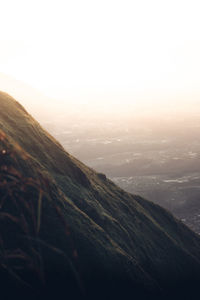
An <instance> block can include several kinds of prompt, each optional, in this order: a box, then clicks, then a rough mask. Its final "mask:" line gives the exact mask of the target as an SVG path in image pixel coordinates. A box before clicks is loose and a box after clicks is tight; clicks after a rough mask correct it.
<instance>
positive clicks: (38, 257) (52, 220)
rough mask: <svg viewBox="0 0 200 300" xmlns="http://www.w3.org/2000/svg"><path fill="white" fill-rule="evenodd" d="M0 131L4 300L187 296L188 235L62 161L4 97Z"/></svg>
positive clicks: (101, 178)
mask: <svg viewBox="0 0 200 300" xmlns="http://www.w3.org/2000/svg"><path fill="white" fill-rule="evenodd" d="M0 130H1V131H0V223H1V225H0V228H1V229H0V247H1V248H0V257H1V260H0V268H1V270H0V274H1V285H2V290H3V292H4V294H7V297H10V298H12V296H13V291H14V293H19V294H20V295H21V293H22V291H23V295H24V296H25V297H29V298H30V297H33V299H35V297H37V298H38V297H41V298H42V299H45V298H46V297H48V298H49V297H52V298H54V297H58V299H62V298H63V299H65V298H66V297H67V296H68V297H69V295H71V296H70V297H73V298H80V299H83V298H84V297H85V298H86V299H90V298H91V299H102V298H103V299H116V298H119V299H120V298H121V299H122V298H123V299H143V298H144V299H150V297H153V298H154V299H156V298H157V299H161V298H162V299H164V297H166V299H168V297H171V298H172V299H179V298H180V299H184V297H186V299H188V297H190V299H192V296H193V295H195V293H196V292H197V291H198V285H199V283H200V282H199V281H200V280H199V278H200V238H199V237H198V236H197V235H196V234H195V233H194V232H192V231H191V230H189V229H188V228H187V227H186V226H185V225H183V224H182V223H181V222H180V221H178V220H176V219H175V218H174V217H173V216H172V215H171V214H170V213H168V212H167V211H166V210H164V209H162V208H161V207H159V206H157V205H155V204H153V203H151V202H149V201H147V200H145V199H143V198H141V197H139V196H134V195H131V194H128V193H126V192H124V191H123V190H122V189H120V188H119V187H117V186H116V185H115V184H114V183H112V182H111V181H110V180H108V179H107V178H106V176H105V175H103V174H99V173H96V172H95V171H94V170H92V169H90V168H88V167H87V166H85V165H84V164H82V163H81V162H80V161H78V160H77V159H75V158H74V157H72V156H71V155H70V154H68V153H67V152H66V151H65V150H64V149H63V147H62V146H61V145H60V144H59V143H58V142H57V141H56V140H55V139H54V138H53V137H51V136H50V135H49V134H48V133H47V132H46V131H45V130H43V129H42V128H41V126H40V125H39V124H38V123H37V122H36V121H35V120H34V119H33V118H32V117H31V116H30V115H29V114H28V113H27V112H26V111H25V110H24V108H23V107H22V106H21V105H20V104H19V103H18V102H16V101H15V100H14V99H13V98H12V97H10V96H9V95H7V94H5V93H0ZM10 286H12V289H10V288H9V287H10Z"/></svg>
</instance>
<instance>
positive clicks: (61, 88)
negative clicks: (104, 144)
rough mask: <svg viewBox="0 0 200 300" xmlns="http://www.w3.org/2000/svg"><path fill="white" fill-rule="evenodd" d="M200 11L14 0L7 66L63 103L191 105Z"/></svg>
mask: <svg viewBox="0 0 200 300" xmlns="http://www.w3.org/2000/svg"><path fill="white" fill-rule="evenodd" d="M199 11H200V4H199V1H193V0H190V1H183V0H182V1H181V0H173V1H171V0H168V1H160V0H159V1H157V0H152V1H149V0H141V1H127V0H123V1H121V0H120V1H116V0H115V1H113V0H106V1H104V0H101V1H94V0H93V1H89V0H86V1H80V0H79V1H77V0H74V1H61V0H57V1H46V0H40V1H38V0H34V1H25V0H18V1H14V0H13V1H12V0H7V1H4V2H2V3H1V19H0V25H1V29H2V30H1V47H0V54H1V55H0V71H1V73H3V74H7V75H9V76H11V77H12V78H15V79H17V80H19V81H22V82H24V83H26V84H28V85H29V86H31V87H33V88H35V89H37V90H38V91H41V92H42V93H43V94H44V95H45V96H47V97H51V98H54V99H56V100H54V101H55V103H56V101H58V100H59V101H60V103H62V105H65V104H68V103H69V102H74V103H76V104H77V105H85V104H88V105H93V106H94V105H102V103H104V104H105V105H107V104H110V105H111V106H112V105H113V104H114V103H115V105H116V104H117V105H118V107H123V106H124V105H125V104H128V105H138V104H140V105H141V103H142V105H152V104H154V106H155V105H158V106H159V105H160V106H163V105H164V106H166V103H171V105H174V104H175V103H177V105H179V106H180V104H181V103H185V104H186V107H187V109H186V110H188V107H189V105H190V103H193V105H196V104H199V103H200V100H199V99H200V55H199V53H200V34H199V29H200V18H199ZM5 81H6V80H4V82H3V81H1V82H0V83H1V86H0V89H1V90H6V91H8V92H11V93H12V89H11V88H10V90H9V85H7V86H6V84H5ZM21 93H22V94H23V90H21ZM14 96H15V95H14ZM44 99H45V97H44ZM52 101H53V100H52ZM185 104H184V105H185ZM167 105H168V104H167ZM154 108H155V107H154Z"/></svg>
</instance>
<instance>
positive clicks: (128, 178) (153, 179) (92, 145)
mask: <svg viewBox="0 0 200 300" xmlns="http://www.w3.org/2000/svg"><path fill="white" fill-rule="evenodd" d="M43 125H44V127H46V128H47V129H48V130H49V131H50V132H51V133H52V134H53V135H54V136H55V137H56V138H57V139H58V140H59V141H60V142H61V143H62V145H64V147H65V148H66V149H68V151H69V152H70V153H72V154H73V155H75V156H76V157H77V158H79V159H80V160H82V161H84V163H86V164H88V165H89V166H90V167H92V168H94V169H95V170H97V171H98V172H103V173H105V174H106V175H107V176H108V177H109V178H111V179H112V180H113V181H114V182H115V183H117V184H118V185H119V186H120V187H122V188H124V189H125V190H126V191H128V192H131V193H134V194H139V195H142V196H143V197H146V198H147V199H149V200H151V201H153V202H156V203H158V204H160V205H161V206H163V207H165V208H167V209H168V210H170V211H172V212H173V213H174V214H175V215H176V216H177V217H178V218H180V219H182V221H183V222H185V223H186V224H187V225H188V226H189V227H190V228H192V229H193V230H195V231H196V232H197V233H200V140H199V129H200V118H199V116H198V115H194V116H192V117H190V118H182V119H178V120H177V119H176V117H175V116H174V118H173V117H168V118H166V119H162V120H161V119H160V120H159V119H158V120H157V122H155V121H154V122H152V121H151V120H145V121H144V122H142V120H141V121H139V120H131V119H129V120H127V121H126V123H125V121H124V120H121V121H120V120H118V121H117V122H109V121H107V122H101V121H98V120H97V121H96V120H94V121H89V122H88V121H86V120H77V122H75V123H72V122H71V121H70V120H69V121H67V120H66V119H65V116H63V117H62V116H59V119H58V120H56V119H55V121H52V122H48V123H45V124H43Z"/></svg>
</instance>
